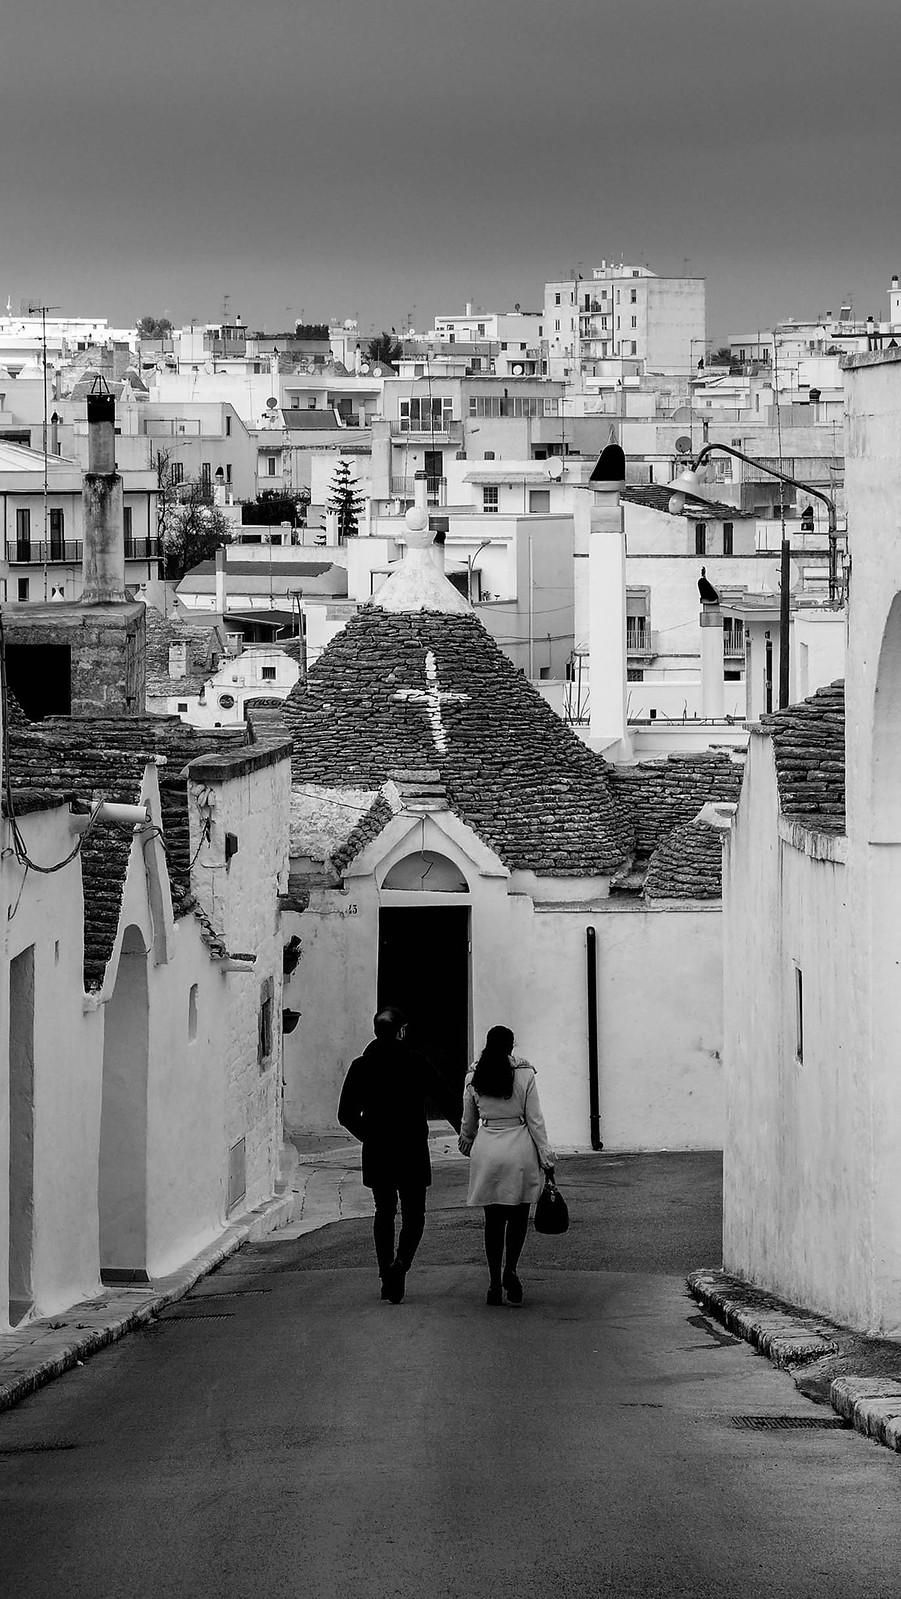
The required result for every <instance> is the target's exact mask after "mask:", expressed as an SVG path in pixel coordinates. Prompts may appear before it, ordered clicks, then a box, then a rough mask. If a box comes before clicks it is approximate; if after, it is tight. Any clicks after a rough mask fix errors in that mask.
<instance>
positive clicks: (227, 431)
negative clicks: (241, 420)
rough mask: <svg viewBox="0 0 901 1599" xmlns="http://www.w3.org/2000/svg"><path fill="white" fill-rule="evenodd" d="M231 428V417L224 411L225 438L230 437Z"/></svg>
mask: <svg viewBox="0 0 901 1599" xmlns="http://www.w3.org/2000/svg"><path fill="white" fill-rule="evenodd" d="M231 430H232V419H231V416H230V415H229V413H228V412H227V411H226V413H225V437H226V438H227V439H228V438H230V437H231Z"/></svg>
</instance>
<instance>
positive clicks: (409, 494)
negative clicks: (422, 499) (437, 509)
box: [391, 477, 447, 505]
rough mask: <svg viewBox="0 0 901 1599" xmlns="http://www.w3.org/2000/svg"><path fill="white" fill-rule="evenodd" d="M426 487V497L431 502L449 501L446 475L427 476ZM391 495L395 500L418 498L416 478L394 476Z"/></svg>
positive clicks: (441, 502)
mask: <svg viewBox="0 0 901 1599" xmlns="http://www.w3.org/2000/svg"><path fill="white" fill-rule="evenodd" d="M420 481H421V479H420ZM425 488H426V498H427V499H428V501H429V503H430V504H432V505H435V504H440V505H445V504H446V503H447V478H446V477H427V478H426V480H425ZM391 497H392V499H395V500H414V499H415V498H416V479H415V478H412V477H393V478H392V479H391Z"/></svg>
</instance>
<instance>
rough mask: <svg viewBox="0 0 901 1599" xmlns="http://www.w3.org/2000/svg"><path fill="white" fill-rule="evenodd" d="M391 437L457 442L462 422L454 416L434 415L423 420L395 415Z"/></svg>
mask: <svg viewBox="0 0 901 1599" xmlns="http://www.w3.org/2000/svg"><path fill="white" fill-rule="evenodd" d="M391 436H392V438H395V437H397V438H404V439H409V440H410V441H411V442H412V441H413V440H417V441H418V442H419V443H422V444H432V443H434V444H458V443H460V441H461V440H462V438H463V423H462V422H460V421H458V420H457V419H456V418H451V417H446V416H442V417H435V418H434V420H433V421H430V420H429V418H428V417H427V418H426V419H425V420H424V421H423V420H420V419H419V418H417V417H409V416H397V417H394V418H393V420H392V423H391Z"/></svg>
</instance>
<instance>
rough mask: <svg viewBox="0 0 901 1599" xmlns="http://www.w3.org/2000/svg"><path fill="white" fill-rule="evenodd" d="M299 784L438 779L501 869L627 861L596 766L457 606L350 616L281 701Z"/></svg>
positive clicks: (620, 809)
mask: <svg viewBox="0 0 901 1599" xmlns="http://www.w3.org/2000/svg"><path fill="white" fill-rule="evenodd" d="M285 721H286V723H287V725H288V728H289V731H290V732H291V735H292V737H293V740H294V758H293V773H294V780H295V782H296V783H298V784H318V785H322V786H323V787H328V788H330V789H340V788H342V787H348V788H351V787H353V788H357V789H370V790H375V789H377V788H379V787H380V785H381V784H383V783H384V782H386V781H387V780H388V778H389V777H390V775H391V774H392V772H396V771H408V772H409V771H414V772H415V771H432V772H434V771H436V770H437V771H438V772H439V773H440V779H441V782H442V784H443V786H444V790H445V793H446V795H447V800H448V803H449V805H450V806H451V808H452V809H453V810H454V812H455V813H456V814H457V815H458V816H459V817H460V819H461V820H462V821H463V822H465V823H466V824H467V825H468V826H469V827H471V828H472V829H473V831H474V832H476V833H477V834H478V835H479V837H480V838H482V839H483V840H484V842H485V843H487V844H488V845H489V846H490V847H491V848H492V849H494V851H495V852H496V853H497V855H498V856H499V857H500V858H501V860H502V861H503V862H504V864H505V865H506V866H508V867H509V868H510V869H511V870H512V869H514V868H520V869H524V870H530V871H533V872H536V873H538V874H541V875H544V876H565V877H571V876H586V875H592V874H600V875H603V874H607V873H610V872H613V871H615V870H616V868H617V867H619V866H620V865H621V863H622V862H623V861H624V859H625V858H626V857H627V856H628V855H629V854H630V853H631V850H632V827H631V824H630V821H629V818H628V814H627V811H626V808H625V807H624V806H623V804H622V802H621V801H620V800H619V799H618V798H617V797H616V796H615V795H614V794H613V792H612V789H611V786H610V784H609V780H608V775H607V767H606V765H605V763H604V761H603V759H602V757H601V756H599V755H596V754H595V753H594V752H593V751H592V750H589V749H588V748H587V746H586V745H584V744H583V743H581V741H580V740H579V739H578V738H576V736H575V735H574V734H573V733H572V732H571V731H570V730H569V728H567V727H566V726H565V724H564V723H563V722H562V721H561V720H560V718H559V717H558V716H556V715H555V713H554V712H553V711H552V710H551V708H550V706H549V705H547V703H546V702H545V701H544V700H543V699H542V697H541V695H540V694H539V693H538V692H537V690H535V689H533V688H532V686H531V684H529V683H528V682H527V681H526V679H525V678H524V677H523V676H522V674H521V672H519V671H518V670H517V669H516V667H515V666H514V665H513V663H512V662H511V661H510V660H509V659H508V657H507V656H506V655H504V653H503V651H502V650H501V649H500V648H499V647H498V646H497V644H495V642H494V640H493V639H492V638H491V636H490V635H489V634H488V633H487V632H486V630H485V628H484V627H483V626H482V624H481V622H480V621H479V620H478V618H477V617H476V616H475V615H474V614H473V612H472V611H471V610H469V609H468V608H467V610H466V612H465V613H451V612H448V611H431V610H420V611H398V612H393V611H387V610H383V609H379V608H378V607H377V606H373V607H371V608H367V609H366V610H363V611H361V612H359V613H358V615H357V616H356V617H354V618H352V619H351V620H350V621H349V622H348V623H347V626H346V627H345V628H344V629H343V630H342V632H341V633H339V634H338V635H337V636H336V637H335V638H334V639H333V640H332V642H331V643H330V644H329V645H328V648H327V649H326V650H325V651H324V652H323V654H322V655H321V656H320V657H319V659H318V660H317V661H316V663H315V664H314V665H313V666H312V667H311V669H310V672H309V676H308V679H307V682H306V683H305V684H300V683H299V684H297V686H296V687H295V688H294V689H293V690H292V692H291V694H290V695H289V697H288V699H287V700H286V702H285Z"/></svg>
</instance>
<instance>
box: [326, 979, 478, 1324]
mask: <svg viewBox="0 0 901 1599" xmlns="http://www.w3.org/2000/svg"><path fill="white" fill-rule="evenodd" d="M373 1030H374V1032H375V1038H374V1039H373V1041H372V1043H371V1044H367V1046H366V1048H365V1049H364V1051H363V1053H362V1055H360V1056H358V1057H357V1059H356V1060H355V1061H352V1062H351V1065H350V1068H349V1070H348V1073H347V1076H346V1077H345V1079H344V1087H343V1088H342V1090H341V1098H340V1100H339V1102H338V1120H339V1122H340V1123H341V1126H342V1127H346V1128H347V1131H348V1132H349V1133H352V1134H353V1136H354V1138H359V1139H360V1140H361V1142H362V1144H363V1182H364V1184H365V1186H366V1187H367V1188H371V1189H372V1198H373V1201H374V1204H375V1220H374V1222H373V1226H372V1233H373V1237H374V1239H375V1253H376V1259H377V1261H378V1268H379V1276H380V1277H381V1280H382V1298H383V1299H390V1300H391V1303H392V1304H394V1305H399V1304H400V1302H401V1300H402V1299H403V1297H404V1281H405V1278H406V1275H407V1272H408V1271H409V1269H410V1267H411V1265H412V1264H413V1256H414V1255H415V1253H416V1250H417V1248H418V1247H419V1242H420V1239H421V1238H422V1235H423V1232H424V1230H425V1197H426V1190H427V1189H428V1187H429V1186H430V1184H431V1181H432V1165H431V1161H430V1160H429V1123H428V1116H427V1114H426V1101H427V1100H428V1099H431V1100H433V1101H434V1102H435V1103H436V1104H439V1105H440V1106H441V1107H442V1109H443V1110H444V1113H445V1115H446V1116H447V1119H448V1121H449V1122H450V1124H451V1126H452V1127H453V1128H454V1129H455V1130H456V1132H458V1133H459V1131H460V1117H461V1111H462V1100H461V1098H460V1097H458V1096H455V1095H453V1094H452V1092H451V1090H450V1088H449V1086H448V1084H447V1083H446V1082H445V1081H444V1079H443V1078H442V1077H441V1076H440V1075H439V1073H438V1072H437V1071H436V1069H435V1067H434V1066H433V1065H432V1064H431V1062H430V1061H428V1060H426V1058H425V1056H424V1055H420V1054H419V1053H418V1052H417V1051H416V1050H414V1049H411V1048H410V1046H409V1045H408V1044H406V1043H405V1042H404V1035H405V1033H406V1018H405V1017H404V1014H403V1012H402V1011H399V1010H397V1009H396V1007H395V1006H393V1005H388V1006H386V1007H385V1008H384V1010H380V1011H379V1013H378V1015H377V1016H376V1017H375V1020H374V1022H373ZM398 1201H400V1212H401V1229H400V1238H399V1239H398V1243H397V1253H396V1254H395V1250H394V1226H395V1217H396V1216H397V1206H398Z"/></svg>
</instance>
